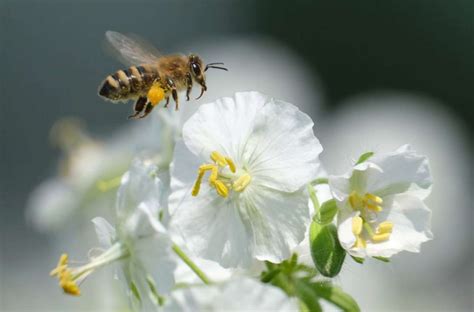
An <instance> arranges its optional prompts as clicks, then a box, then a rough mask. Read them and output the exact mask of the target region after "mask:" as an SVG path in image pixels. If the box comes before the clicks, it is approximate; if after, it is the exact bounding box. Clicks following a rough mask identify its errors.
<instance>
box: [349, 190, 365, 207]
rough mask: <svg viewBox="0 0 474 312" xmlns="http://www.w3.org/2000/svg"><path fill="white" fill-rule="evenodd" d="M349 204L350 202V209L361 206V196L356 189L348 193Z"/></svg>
mask: <svg viewBox="0 0 474 312" xmlns="http://www.w3.org/2000/svg"><path fill="white" fill-rule="evenodd" d="M349 204H351V207H352V209H358V208H360V207H361V206H362V198H361V197H360V196H359V194H357V192H356V191H352V192H351V194H350V195H349Z"/></svg>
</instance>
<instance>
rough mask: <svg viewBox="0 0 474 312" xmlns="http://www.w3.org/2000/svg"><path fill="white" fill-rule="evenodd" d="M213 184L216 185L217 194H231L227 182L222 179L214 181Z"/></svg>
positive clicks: (224, 195)
mask: <svg viewBox="0 0 474 312" xmlns="http://www.w3.org/2000/svg"><path fill="white" fill-rule="evenodd" d="M213 186H214V187H215V189H216V191H217V194H219V195H220V196H222V197H224V198H225V197H227V196H228V195H229V189H228V188H227V186H225V184H224V183H223V182H222V181H220V180H216V181H214V182H213Z"/></svg>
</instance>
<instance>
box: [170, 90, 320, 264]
mask: <svg viewBox="0 0 474 312" xmlns="http://www.w3.org/2000/svg"><path fill="white" fill-rule="evenodd" d="M312 127H313V122H312V121H311V119H310V118H309V117H308V116H307V115H306V114H304V113H302V112H301V111H299V110H298V109H297V108H296V107H295V106H293V105H292V104H289V103H285V102H282V101H278V100H274V99H271V98H268V97H266V96H264V95H262V94H260V93H257V92H242V93H236V95H235V97H234V98H223V99H220V100H217V101H216V102H215V103H210V104H204V105H201V106H200V108H199V109H198V111H197V112H196V113H195V114H194V115H193V116H192V117H191V118H190V119H189V120H188V121H187V122H186V123H185V124H184V127H183V141H180V142H178V143H177V145H176V148H175V153H174V162H173V163H172V168H171V191H172V194H171V195H170V198H169V205H170V212H171V214H172V224H171V226H172V229H174V230H176V231H178V232H179V233H180V234H181V235H182V237H183V239H184V240H185V242H186V244H187V246H188V247H189V248H190V249H191V251H193V252H194V253H196V254H197V256H199V257H203V258H206V259H210V260H214V261H217V262H219V263H220V264H221V265H223V266H224V267H236V266H240V267H248V266H249V265H250V264H251V263H252V259H257V260H269V261H272V262H281V261H282V260H284V259H286V258H288V257H289V256H290V254H291V250H292V248H293V247H295V246H296V245H297V244H299V243H300V242H301V241H302V240H303V238H304V234H305V231H306V228H307V224H308V223H309V209H308V205H307V203H308V196H307V194H306V192H305V186H306V184H307V183H309V182H310V181H311V180H312V179H314V178H315V177H316V173H317V170H318V168H319V165H320V164H319V159H318V156H319V154H320V153H321V151H322V147H321V145H320V144H319V141H318V140H317V138H316V137H315V136H314V134H313V130H312ZM196 172H198V173H197V174H196ZM207 172H209V173H210V174H209V183H204V182H203V179H204V176H205V175H206V174H207Z"/></svg>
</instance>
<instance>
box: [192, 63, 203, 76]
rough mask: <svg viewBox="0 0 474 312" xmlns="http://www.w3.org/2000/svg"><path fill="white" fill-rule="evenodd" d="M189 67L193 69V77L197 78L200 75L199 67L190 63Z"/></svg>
mask: <svg viewBox="0 0 474 312" xmlns="http://www.w3.org/2000/svg"><path fill="white" fill-rule="evenodd" d="M191 67H192V69H193V73H194V75H196V76H199V75H200V74H201V67H200V66H199V65H198V64H196V63H192V64H191Z"/></svg>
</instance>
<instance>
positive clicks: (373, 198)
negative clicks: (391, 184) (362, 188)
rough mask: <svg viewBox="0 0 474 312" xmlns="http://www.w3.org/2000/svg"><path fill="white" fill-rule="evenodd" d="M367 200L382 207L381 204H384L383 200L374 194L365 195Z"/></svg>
mask: <svg viewBox="0 0 474 312" xmlns="http://www.w3.org/2000/svg"><path fill="white" fill-rule="evenodd" d="M365 198H367V199H369V200H371V201H373V202H374V203H376V204H378V205H380V204H381V203H383V200H382V198H380V197H378V196H376V195H374V194H371V193H367V194H365Z"/></svg>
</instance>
